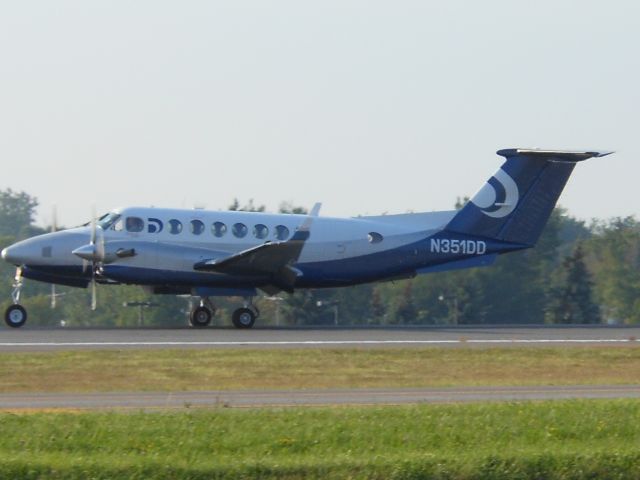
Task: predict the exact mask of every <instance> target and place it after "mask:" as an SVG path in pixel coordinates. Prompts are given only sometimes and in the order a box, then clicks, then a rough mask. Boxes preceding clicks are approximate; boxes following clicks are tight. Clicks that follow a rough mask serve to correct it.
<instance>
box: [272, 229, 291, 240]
mask: <svg viewBox="0 0 640 480" xmlns="http://www.w3.org/2000/svg"><path fill="white" fill-rule="evenodd" d="M274 234H275V237H276V238H277V239H278V240H286V239H287V238H289V229H288V228H287V227H285V226H284V225H278V226H277V227H276V229H275V232H274Z"/></svg>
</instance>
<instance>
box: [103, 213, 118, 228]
mask: <svg viewBox="0 0 640 480" xmlns="http://www.w3.org/2000/svg"><path fill="white" fill-rule="evenodd" d="M119 218H120V214H118V213H114V212H111V213H107V214H105V215H103V216H101V217H100V218H99V219H98V222H97V224H98V225H99V226H100V228H102V230H109V228H111V225H113V224H114V223H115V222H117V221H118V219H119Z"/></svg>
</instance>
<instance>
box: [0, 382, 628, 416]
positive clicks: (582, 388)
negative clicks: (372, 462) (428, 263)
mask: <svg viewBox="0 0 640 480" xmlns="http://www.w3.org/2000/svg"><path fill="white" fill-rule="evenodd" d="M575 398H610V399H611V398H640V385H597V386H588V385H578V386H533V387H463V388H460V387H457V388H411V389H349V390H292V391H273V390H271V391H208V392H169V393H167V392H163V393H146V392H136V393H126V392H124V393H123V392H119V393H72V394H70V393H27V394H3V395H0V410H16V409H20V410H21V409H141V410H148V409H177V408H191V407H200V408H215V407H230V408H231V407H235V408H241V407H244V408H250V407H256V408H257V407H291V406H322V405H325V406H326V405H401V404H419V403H443V402H479V401H525V400H562V399H575Z"/></svg>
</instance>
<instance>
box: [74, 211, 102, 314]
mask: <svg viewBox="0 0 640 480" xmlns="http://www.w3.org/2000/svg"><path fill="white" fill-rule="evenodd" d="M95 211H96V210H95V206H94V207H93V208H92V209H91V236H90V239H89V244H88V245H83V246H82V247H79V248H76V249H75V250H74V251H73V252H72V253H73V254H75V255H77V256H79V257H80V258H82V271H83V272H86V271H87V267H88V266H89V263H90V264H91V282H90V283H91V310H95V309H96V306H97V300H96V276H97V275H98V273H99V270H100V267H102V262H103V261H104V257H105V248H104V232H103V231H102V228H101V227H100V225H98V224H97V222H96V214H95Z"/></svg>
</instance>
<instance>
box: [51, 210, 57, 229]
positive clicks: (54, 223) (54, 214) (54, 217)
mask: <svg viewBox="0 0 640 480" xmlns="http://www.w3.org/2000/svg"><path fill="white" fill-rule="evenodd" d="M51 231H52V232H57V231H58V209H57V208H56V206H55V205H54V206H53V208H52V211H51Z"/></svg>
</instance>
